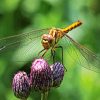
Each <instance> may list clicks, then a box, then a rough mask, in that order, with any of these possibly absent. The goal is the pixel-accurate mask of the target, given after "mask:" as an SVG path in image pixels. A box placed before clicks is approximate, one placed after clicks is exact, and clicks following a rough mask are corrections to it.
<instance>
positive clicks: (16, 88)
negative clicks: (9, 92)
mask: <svg viewBox="0 0 100 100" xmlns="http://www.w3.org/2000/svg"><path fill="white" fill-rule="evenodd" d="M29 82H30V81H29V78H28V76H27V74H26V72H21V71H20V72H18V73H17V74H15V76H14V78H13V82H12V89H13V92H14V95H15V96H16V97H17V98H20V99H27V98H28V96H29V94H30V83H29Z"/></svg>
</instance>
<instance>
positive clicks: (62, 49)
mask: <svg viewBox="0 0 100 100" xmlns="http://www.w3.org/2000/svg"><path fill="white" fill-rule="evenodd" d="M55 48H60V49H61V52H62V53H61V56H62V64H63V57H64V55H63V47H62V46H56V47H55ZM64 68H65V71H66V72H67V69H66V67H65V66H64Z"/></svg>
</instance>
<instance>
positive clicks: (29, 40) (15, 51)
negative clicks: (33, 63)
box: [0, 28, 50, 61]
mask: <svg viewBox="0 0 100 100" xmlns="http://www.w3.org/2000/svg"><path fill="white" fill-rule="evenodd" d="M49 29H50V28H48V29H40V30H32V31H31V32H27V33H22V34H19V35H14V36H9V37H6V38H2V39H0V57H1V56H3V57H4V55H6V57H9V56H8V55H10V54H12V55H13V56H14V59H17V60H19V61H26V60H27V58H30V57H32V56H33V54H34V55H35V54H36V53H38V52H39V51H40V50H41V49H42V45H41V35H42V34H44V33H45V34H46V33H48V31H49Z"/></svg>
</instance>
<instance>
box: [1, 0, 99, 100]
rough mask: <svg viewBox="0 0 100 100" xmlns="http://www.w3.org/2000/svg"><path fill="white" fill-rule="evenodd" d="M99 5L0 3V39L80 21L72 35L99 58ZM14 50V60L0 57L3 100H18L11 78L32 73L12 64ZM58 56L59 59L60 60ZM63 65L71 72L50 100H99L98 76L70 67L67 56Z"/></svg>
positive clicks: (47, 0)
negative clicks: (12, 87) (24, 73)
mask: <svg viewBox="0 0 100 100" xmlns="http://www.w3.org/2000/svg"><path fill="white" fill-rule="evenodd" d="M99 4H100V0H87V1H86V0H81V1H80V0H0V38H3V37H6V36H9V35H15V34H19V33H21V32H26V31H31V30H32V29H41V28H48V27H59V28H62V27H66V26H67V25H69V24H71V23H72V22H75V21H77V20H81V21H82V22H83V25H82V26H81V27H79V28H78V29H75V30H74V31H72V32H70V33H69V34H71V36H72V37H74V39H76V40H78V41H80V42H81V43H82V44H85V45H87V46H88V47H89V48H91V49H92V50H94V51H95V52H96V53H97V54H100V44H99V43H100V38H99V37H100V23H99V21H100V7H99ZM38 45H39V43H37V46H38ZM63 45H66V43H64V44H63ZM15 49H16V50H17V48H15ZM15 49H14V50H15ZM14 50H13V49H12V51H11V54H12V56H10V55H9V54H8V55H7V56H6V55H5V56H3V55H0V98H1V100H17V99H16V98H15V96H14V95H13V92H12V89H11V83H12V78H13V76H14V74H15V73H16V72H17V71H19V70H24V71H26V72H27V73H28V72H29V70H30V64H26V65H25V63H24V64H21V65H20V64H19V65H17V64H16V63H14V62H12V58H13V55H15V52H13V51H14ZM12 52H13V53H12ZM59 52H60V51H58V55H57V57H58V58H59V59H61V57H60V55H59V54H60V53H59ZM65 52H67V50H66V51H65ZM73 56H74V55H73ZM21 57H22V55H20V58H21ZM66 60H67V62H66ZM64 63H65V64H66V65H67V66H66V68H67V69H68V71H67V72H66V73H65V76H64V80H63V82H62V84H61V86H60V87H59V88H54V89H52V90H51V91H50V93H49V97H48V100H67V99H68V100H100V78H99V74H98V73H95V72H92V71H89V70H87V69H85V68H82V67H80V66H77V64H75V62H74V63H71V62H70V58H69V57H68V56H65V57H64ZM68 65H71V66H72V67H70V66H68ZM39 99H40V94H39V93H36V92H34V91H33V92H32V93H31V97H30V98H29V100H39Z"/></svg>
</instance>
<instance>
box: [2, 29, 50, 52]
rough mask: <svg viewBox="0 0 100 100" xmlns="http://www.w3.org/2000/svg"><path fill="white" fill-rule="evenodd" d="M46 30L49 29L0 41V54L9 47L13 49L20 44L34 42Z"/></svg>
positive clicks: (33, 31)
mask: <svg viewBox="0 0 100 100" xmlns="http://www.w3.org/2000/svg"><path fill="white" fill-rule="evenodd" d="M48 30H49V29H41V30H32V31H31V32H27V33H22V34H18V35H14V36H9V37H6V38H3V39H0V53H1V52H2V51H4V50H6V49H8V48H11V47H12V48H13V47H14V48H15V46H18V45H20V43H23V44H24V43H25V44H27V43H28V42H31V41H34V40H35V39H37V38H39V37H41V35H42V34H43V33H44V32H47V31H48Z"/></svg>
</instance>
